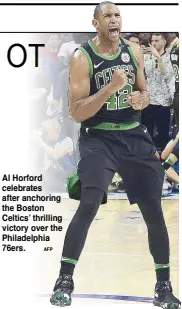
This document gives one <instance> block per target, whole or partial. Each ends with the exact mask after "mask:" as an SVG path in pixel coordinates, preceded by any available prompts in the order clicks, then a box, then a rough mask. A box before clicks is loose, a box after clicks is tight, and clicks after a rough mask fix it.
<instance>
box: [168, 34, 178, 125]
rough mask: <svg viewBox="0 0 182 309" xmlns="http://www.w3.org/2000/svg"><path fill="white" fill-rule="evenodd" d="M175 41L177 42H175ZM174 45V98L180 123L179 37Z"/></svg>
mask: <svg viewBox="0 0 182 309" xmlns="http://www.w3.org/2000/svg"><path fill="white" fill-rule="evenodd" d="M174 41H175V42H174ZM173 44H174V45H173V47H172V49H171V53H170V58H171V63H172V66H173V70H174V76H175V93H174V99H173V108H174V118H175V123H174V124H175V125H176V127H177V128H178V125H179V39H178V38H175V40H173Z"/></svg>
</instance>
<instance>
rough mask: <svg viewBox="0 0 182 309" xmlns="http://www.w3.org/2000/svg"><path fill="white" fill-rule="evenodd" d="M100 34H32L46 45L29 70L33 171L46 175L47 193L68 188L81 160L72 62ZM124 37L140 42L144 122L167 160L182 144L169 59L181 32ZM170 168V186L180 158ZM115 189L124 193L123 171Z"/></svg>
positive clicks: (128, 34)
mask: <svg viewBox="0 0 182 309" xmlns="http://www.w3.org/2000/svg"><path fill="white" fill-rule="evenodd" d="M95 36H96V34H95V33H42V34H38V33H37V34H33V37H32V41H33V42H34V43H43V44H45V48H42V49H41V52H40V54H39V56H40V60H39V67H38V68H34V69H32V71H31V74H30V75H31V76H30V96H29V97H30V136H31V149H30V153H31V165H32V167H31V168H32V172H35V173H36V174H37V173H38V172H40V173H42V174H43V179H44V184H43V186H44V190H45V191H47V192H65V191H66V182H67V181H66V180H67V178H68V177H69V176H70V175H71V174H72V173H73V172H74V170H75V169H76V166H77V162H78V160H79V151H78V146H77V145H78V134H79V128H80V125H79V124H78V123H75V122H74V121H73V120H72V119H71V117H70V114H69V102H68V85H69V63H70V59H71V57H72V55H73V53H74V51H75V49H76V48H78V47H79V46H80V45H81V44H83V43H84V42H86V41H88V40H89V39H92V38H94V37H95ZM121 37H123V38H126V39H127V40H130V41H132V42H134V43H135V44H138V47H139V48H141V51H142V52H143V54H144V66H145V77H146V84H147V89H148V91H149V94H150V105H149V106H148V107H147V108H146V109H144V110H143V111H142V123H143V124H144V125H145V126H146V127H147V129H148V132H149V133H150V135H151V137H152V139H153V141H154V143H155V145H156V155H157V156H158V157H159V159H161V160H162V161H164V162H165V160H166V159H168V157H169V156H170V155H172V154H173V152H174V149H176V147H179V146H178V144H179V135H178V121H177V119H176V117H174V106H173V100H174V93H175V74H178V72H177V73H176V72H174V70H173V67H172V63H171V58H170V53H171V50H172V48H173V46H174V45H175V44H176V42H178V34H177V33H121ZM173 160H174V158H173ZM174 161H175V160H174ZM171 169H172V170H170V171H169V169H168V171H167V173H166V180H168V182H167V184H166V183H165V185H166V186H167V187H172V186H173V185H174V184H176V185H177V186H178V184H179V179H178V175H179V163H178V158H177V160H176V161H175V162H174V166H172V167H171ZM167 174H168V175H167ZM111 190H113V191H124V184H123V183H122V180H121V179H120V178H119V175H118V176H117V175H116V179H113V183H112V185H111Z"/></svg>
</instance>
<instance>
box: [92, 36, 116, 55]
mask: <svg viewBox="0 0 182 309" xmlns="http://www.w3.org/2000/svg"><path fill="white" fill-rule="evenodd" d="M95 47H96V49H97V50H98V52H99V53H100V54H107V55H109V56H113V55H114V54H116V53H117V51H118V49H119V39H118V40H117V41H116V42H110V41H108V40H106V39H104V38H101V37H99V36H98V37H97V39H96V40H95Z"/></svg>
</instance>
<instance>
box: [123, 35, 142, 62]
mask: <svg viewBox="0 0 182 309" xmlns="http://www.w3.org/2000/svg"><path fill="white" fill-rule="evenodd" d="M125 41H126V43H127V44H128V45H129V47H130V48H131V50H132V52H133V55H134V56H135V58H136V61H137V63H138V65H140V63H141V61H142V62H143V53H142V50H141V47H140V45H138V44H137V43H135V42H131V41H129V40H125Z"/></svg>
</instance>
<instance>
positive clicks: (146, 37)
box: [138, 32, 151, 48]
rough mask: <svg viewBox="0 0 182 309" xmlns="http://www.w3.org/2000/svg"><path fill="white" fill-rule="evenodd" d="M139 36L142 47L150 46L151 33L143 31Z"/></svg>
mask: <svg viewBox="0 0 182 309" xmlns="http://www.w3.org/2000/svg"><path fill="white" fill-rule="evenodd" d="M138 38H139V42H140V46H141V47H144V48H145V47H149V43H150V41H151V33H148V32H141V33H139V35H138Z"/></svg>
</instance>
